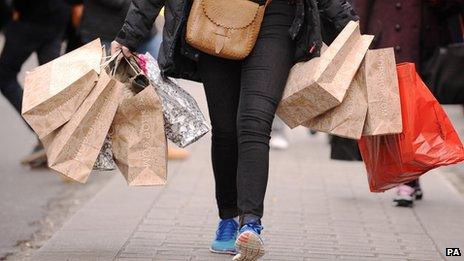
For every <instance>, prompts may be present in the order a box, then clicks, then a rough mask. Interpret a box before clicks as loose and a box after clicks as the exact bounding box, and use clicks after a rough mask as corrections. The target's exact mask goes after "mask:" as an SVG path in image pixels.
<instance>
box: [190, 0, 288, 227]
mask: <svg viewBox="0 0 464 261" xmlns="http://www.w3.org/2000/svg"><path fill="white" fill-rule="evenodd" d="M294 13H295V10H294V6H293V5H291V4H289V2H288V0H274V1H272V2H271V4H270V5H269V6H268V8H267V9H266V13H265V16H264V21H263V24H262V27H261V31H260V33H259V36H258V40H257V42H256V45H255V48H254V49H253V51H252V53H251V54H250V56H248V57H247V58H246V59H245V60H242V61H232V60H226V59H221V58H217V57H213V56H211V55H207V54H203V55H202V56H201V57H200V61H199V69H200V73H201V77H202V81H203V84H204V88H205V93H206V98H207V101H208V110H209V114H210V117H211V125H212V149H211V154H212V164H213V171H214V177H215V182H216V199H217V204H218V208H219V216H220V218H222V219H226V218H232V217H236V216H237V215H240V217H241V218H242V222H247V219H256V218H258V219H260V218H261V217H262V216H263V201H264V196H265V193H266V186H267V181H268V169H269V139H270V133H271V127H272V121H273V119H274V115H275V111H276V108H277V105H278V104H279V102H280V100H281V98H282V93H283V90H284V87H285V83H286V80H287V77H288V74H289V71H290V69H291V67H292V65H293V56H294V53H295V43H294V41H292V40H291V39H290V37H289V33H288V29H289V28H290V26H291V24H292V22H293V18H294ZM243 219H245V220H243Z"/></svg>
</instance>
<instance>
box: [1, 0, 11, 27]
mask: <svg viewBox="0 0 464 261" xmlns="http://www.w3.org/2000/svg"><path fill="white" fill-rule="evenodd" d="M10 19H11V6H10V2H9V1H7V0H0V31H1V30H2V29H3V26H5V24H6V23H7V22H8V21H9V20H10Z"/></svg>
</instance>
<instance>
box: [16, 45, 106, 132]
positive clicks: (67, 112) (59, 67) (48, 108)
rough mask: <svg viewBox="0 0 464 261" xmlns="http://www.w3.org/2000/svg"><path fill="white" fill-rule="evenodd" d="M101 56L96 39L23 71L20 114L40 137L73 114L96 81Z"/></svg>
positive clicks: (99, 46) (60, 124)
mask: <svg viewBox="0 0 464 261" xmlns="http://www.w3.org/2000/svg"><path fill="white" fill-rule="evenodd" d="M102 55H103V53H102V46H101V43H100V40H99V39H97V40H95V41H92V42H90V43H89V44H87V45H84V46H82V47H80V48H78V49H76V50H74V51H72V52H70V53H68V54H65V55H63V56H61V57H59V58H57V59H55V60H53V61H51V62H49V63H46V64H44V65H42V66H39V67H37V68H35V69H34V70H32V71H30V72H27V73H26V78H25V83H24V97H23V105H22V116H23V117H24V119H25V120H26V122H27V123H28V124H29V125H30V126H31V127H32V129H33V130H34V131H35V132H36V133H37V135H38V136H39V137H40V138H43V137H45V136H47V135H48V134H50V133H51V132H52V131H54V130H56V129H57V128H59V127H60V126H62V125H63V124H65V123H66V122H67V121H69V120H70V118H71V117H72V115H74V114H75V112H76V111H77V109H78V108H79V106H80V105H81V104H82V102H83V101H84V99H85V98H86V97H87V95H89V93H90V91H91V90H92V88H93V87H94V86H95V84H96V82H97V79H98V74H99V73H100V63H101V60H102Z"/></svg>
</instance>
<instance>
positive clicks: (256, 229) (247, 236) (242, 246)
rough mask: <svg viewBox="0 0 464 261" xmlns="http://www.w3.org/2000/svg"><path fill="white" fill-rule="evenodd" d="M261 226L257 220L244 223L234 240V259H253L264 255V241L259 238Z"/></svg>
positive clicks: (246, 260)
mask: <svg viewBox="0 0 464 261" xmlns="http://www.w3.org/2000/svg"><path fill="white" fill-rule="evenodd" d="M261 230H263V227H262V226H261V225H260V224H259V223H258V222H251V223H248V224H245V225H244V226H243V227H242V228H241V229H240V232H239V233H240V234H239V236H238V238H237V241H235V247H236V248H237V252H238V254H237V255H236V256H235V257H234V258H233V260H234V261H255V260H258V259H259V258H261V257H262V256H264V242H263V240H262V239H261V236H260V234H261Z"/></svg>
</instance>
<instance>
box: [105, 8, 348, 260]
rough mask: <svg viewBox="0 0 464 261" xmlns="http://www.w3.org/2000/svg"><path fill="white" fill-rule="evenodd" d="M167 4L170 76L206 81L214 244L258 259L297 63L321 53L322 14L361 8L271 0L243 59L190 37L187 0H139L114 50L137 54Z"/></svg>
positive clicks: (340, 22)
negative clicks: (276, 140)
mask: <svg viewBox="0 0 464 261" xmlns="http://www.w3.org/2000/svg"><path fill="white" fill-rule="evenodd" d="M257 2H260V3H261V4H264V2H265V1H257ZM163 5H166V7H167V9H166V24H165V26H164V33H163V36H164V38H163V43H162V46H161V50H160V55H159V64H160V68H161V71H162V73H163V74H164V75H165V76H171V77H181V78H185V79H189V80H195V81H201V82H203V85H204V89H205V94H206V99H207V102H208V108H209V114H210V117H211V125H212V165H213V172H214V177H215V182H216V199H217V205H218V209H219V217H220V221H219V225H218V228H217V232H216V239H215V240H214V241H213V243H212V246H211V251H213V252H217V253H237V252H238V253H237V255H236V256H235V257H234V260H247V261H254V260H257V259H258V258H259V257H261V256H262V255H264V246H263V241H262V239H261V236H260V234H261V231H262V229H263V227H262V226H261V218H262V216H263V209H264V197H265V192H266V186H267V180H268V168H269V139H270V133H271V128H272V122H273V119H274V115H275V111H276V108H277V105H278V104H279V102H280V99H281V97H282V93H283V89H284V87H285V82H286V80H287V77H288V73H289V71H290V68H291V67H292V66H293V65H294V64H295V62H298V61H307V60H309V59H311V58H312V57H314V56H316V55H319V53H320V47H321V45H322V41H321V31H320V20H319V16H320V15H321V16H327V17H328V18H329V20H330V21H331V23H333V24H335V25H337V29H338V30H341V29H342V28H343V27H344V26H345V25H346V24H347V23H348V21H350V20H353V19H356V18H357V16H356V15H355V14H354V11H352V8H351V6H350V5H349V4H348V3H346V1H345V0H319V1H316V0H296V1H289V0H273V1H270V4H269V5H268V6H267V9H266V12H265V14H264V20H263V24H262V27H261V29H260V32H259V35H258V39H257V42H256V45H255V46H254V49H253V51H252V52H251V54H250V55H249V56H248V57H247V58H246V59H244V60H241V61H237V60H227V59H224V58H219V57H216V56H212V55H208V54H206V53H203V52H200V51H198V50H195V49H193V48H192V47H191V46H189V45H188V44H186V42H185V41H184V39H185V35H184V32H185V22H186V21H187V17H186V15H187V13H188V9H187V10H186V7H185V4H184V2H183V1H177V0H167V1H163V0H133V2H132V5H131V8H130V10H129V13H128V15H127V18H126V22H125V23H124V26H123V27H122V30H121V32H120V33H119V34H118V37H117V38H116V40H115V41H114V42H113V46H112V51H113V52H116V51H119V50H122V51H123V53H124V54H125V55H132V53H131V51H134V50H136V49H137V47H138V45H139V44H140V42H141V41H142V40H143V39H144V37H146V35H147V34H148V33H149V31H150V29H151V27H152V25H153V21H154V19H155V18H156V16H157V15H158V13H159V11H160V9H161V8H162V7H163ZM216 8H218V9H220V8H221V6H216ZM217 11H218V13H220V12H219V11H223V12H224V10H217ZM226 22H232V21H227V20H226ZM237 217H239V221H240V223H238V222H237V220H236V218H237ZM236 247H237V248H236Z"/></svg>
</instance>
